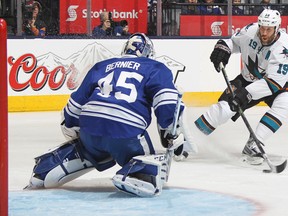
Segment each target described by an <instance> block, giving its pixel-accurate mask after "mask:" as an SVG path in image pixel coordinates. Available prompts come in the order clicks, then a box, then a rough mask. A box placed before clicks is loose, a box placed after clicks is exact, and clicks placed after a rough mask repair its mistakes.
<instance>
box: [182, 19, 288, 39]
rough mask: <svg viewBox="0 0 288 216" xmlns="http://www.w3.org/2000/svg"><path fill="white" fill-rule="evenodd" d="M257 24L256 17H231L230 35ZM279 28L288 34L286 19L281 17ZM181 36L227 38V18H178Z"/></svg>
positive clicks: (287, 20) (287, 21)
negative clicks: (250, 24)
mask: <svg viewBox="0 0 288 216" xmlns="http://www.w3.org/2000/svg"><path fill="white" fill-rule="evenodd" d="M253 22H257V16H233V17H232V34H234V33H235V32H237V31H239V30H240V29H241V28H242V27H244V26H246V25H248V24H249V23H253ZM281 27H282V28H283V29H284V30H285V31H286V32H288V19H287V17H282V24H281ZM180 35H181V36H228V17H227V16H205V15H202V16H195V15H181V16H180Z"/></svg>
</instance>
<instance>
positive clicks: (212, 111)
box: [195, 9, 288, 165]
mask: <svg viewBox="0 0 288 216" xmlns="http://www.w3.org/2000/svg"><path fill="white" fill-rule="evenodd" d="M280 26H281V17H280V13H279V12H278V11H277V10H269V9H265V10H264V11H263V12H262V13H261V14H260V15H259V17H258V22H257V23H252V24H249V25H247V26H245V27H244V28H242V29H241V31H240V32H238V33H235V34H234V35H233V36H232V37H231V38H230V39H227V40H219V41H218V42H217V43H216V45H215V47H214V50H213V52H212V53H211V56H210V60H211V61H212V62H213V64H214V67H215V69H216V70H217V71H218V72H220V68H219V64H220V62H222V63H223V65H224V66H225V65H226V64H227V63H228V60H229V57H230V55H231V54H232V53H241V60H242V65H243V68H242V70H241V74H240V75H238V76H237V77H236V78H235V79H234V80H232V81H231V84H232V85H233V89H234V93H235V94H236V96H235V98H232V95H231V94H230V93H229V91H228V90H225V91H224V92H223V94H222V95H221V96H220V98H219V100H218V103H217V104H214V105H212V106H211V107H210V108H209V109H208V111H207V112H206V113H204V114H203V115H201V116H200V117H199V118H198V119H197V120H196V121H195V124H196V126H197V127H198V128H199V129H200V130H201V131H202V132H203V133H205V134H206V135H209V134H211V133H212V132H213V131H214V130H215V129H216V128H217V127H218V126H219V125H221V124H224V123H225V122H227V121H228V120H229V119H230V118H232V120H233V121H236V119H237V118H238V117H239V114H238V113H237V111H238V107H237V106H238V105H240V107H241V108H242V110H245V109H248V108H251V107H253V106H255V105H256V104H258V103H259V102H261V101H263V102H265V103H266V104H267V105H268V106H269V107H270V109H269V110H268V111H267V112H266V113H265V114H264V115H263V116H262V118H261V119H260V122H259V123H258V126H257V128H256V131H255V135H256V137H257V139H259V141H260V142H262V143H263V142H264V141H265V140H267V139H268V138H269V137H271V136H272V135H273V134H274V133H275V132H276V131H277V130H278V129H279V128H280V127H281V125H282V123H283V122H285V121H286V122H287V118H288V106H287V104H288V92H287V89H288V88H287V87H288V85H287V81H288V36H287V34H286V33H285V32H284V31H281V30H280ZM242 155H243V159H244V161H246V162H248V163H249V164H254V165H256V164H261V163H262V162H263V157H262V154H261V153H260V151H259V149H258V147H257V145H256V143H255V141H254V140H253V138H252V137H249V138H248V141H247V143H246V145H245V147H244V149H243V151H242Z"/></svg>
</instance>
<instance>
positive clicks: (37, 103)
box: [8, 92, 265, 112]
mask: <svg viewBox="0 0 288 216" xmlns="http://www.w3.org/2000/svg"><path fill="white" fill-rule="evenodd" d="M220 95H221V92H185V93H184V94H183V102H184V103H185V105H186V106H187V107H207V106H210V105H212V104H214V103H217V101H218V98H219V97H220ZM69 96H70V95H37V96H9V97H8V111H9V112H34V111H58V110H61V109H63V107H64V106H65V105H66V103H67V101H68V99H69ZM260 105H265V104H264V103H260Z"/></svg>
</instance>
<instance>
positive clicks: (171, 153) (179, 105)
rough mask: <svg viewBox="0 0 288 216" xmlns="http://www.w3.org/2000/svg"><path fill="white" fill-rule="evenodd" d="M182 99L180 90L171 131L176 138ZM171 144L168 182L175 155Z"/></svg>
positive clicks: (167, 154)
mask: <svg viewBox="0 0 288 216" xmlns="http://www.w3.org/2000/svg"><path fill="white" fill-rule="evenodd" d="M181 100H182V93H180V92H179V91H178V97H177V102H176V107H175V112H174V117H173V124H172V131H171V136H172V137H173V138H175V136H176V129H177V122H178V118H179V114H180V107H181ZM170 147H171V146H168V148H167V150H166V158H167V166H168V167H167V173H166V182H167V181H168V177H169V173H170V167H171V161H172V157H173V151H174V150H171V149H170Z"/></svg>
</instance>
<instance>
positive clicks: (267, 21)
mask: <svg viewBox="0 0 288 216" xmlns="http://www.w3.org/2000/svg"><path fill="white" fill-rule="evenodd" d="M258 25H259V26H275V32H276V33H277V32H278V30H279V28H280V25H281V16H280V13H279V11H277V10H271V9H264V10H263V11H262V13H261V14H260V15H259V17H258Z"/></svg>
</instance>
